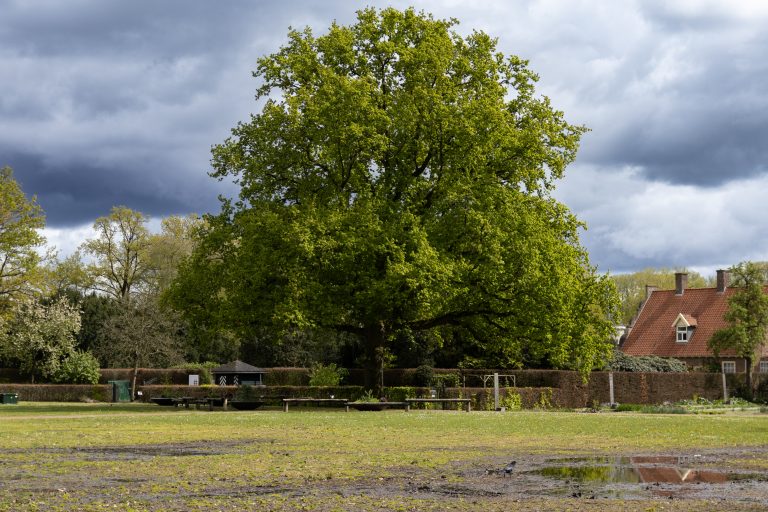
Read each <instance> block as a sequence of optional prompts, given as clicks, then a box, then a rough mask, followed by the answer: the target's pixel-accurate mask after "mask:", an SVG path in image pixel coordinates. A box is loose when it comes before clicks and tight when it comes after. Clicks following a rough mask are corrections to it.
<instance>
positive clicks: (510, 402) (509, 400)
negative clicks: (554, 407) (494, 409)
mask: <svg viewBox="0 0 768 512" xmlns="http://www.w3.org/2000/svg"><path fill="white" fill-rule="evenodd" d="M499 406H500V407H505V408H506V409H507V410H508V411H521V410H522V409H523V398H522V397H521V396H520V393H517V392H515V391H513V390H512V389H510V388H507V389H506V390H505V391H504V395H503V396H502V397H501V398H500V400H499ZM550 406H551V404H550Z"/></svg>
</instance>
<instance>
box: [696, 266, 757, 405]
mask: <svg viewBox="0 0 768 512" xmlns="http://www.w3.org/2000/svg"><path fill="white" fill-rule="evenodd" d="M765 283H766V271H765V267H764V266H762V265H760V264H757V263H752V262H743V263H739V264H738V265H736V266H735V267H734V268H733V269H731V285H732V286H733V287H734V288H736V291H735V292H734V293H733V295H731V296H730V297H729V298H728V311H727V312H726V313H725V315H724V318H725V321H726V322H728V327H725V328H724V329H720V330H719V331H717V332H716V333H715V334H714V335H713V336H712V338H711V339H710V340H709V347H710V348H711V349H712V351H713V352H714V354H715V357H718V356H719V354H720V352H721V351H723V350H726V349H732V350H734V351H735V352H736V356H737V357H743V358H744V359H745V361H746V366H747V389H748V390H749V391H750V392H752V370H753V369H754V368H753V367H754V366H755V361H756V360H757V361H759V360H760V355H761V354H762V351H763V347H764V346H765V343H766V329H768V294H766V286H765Z"/></svg>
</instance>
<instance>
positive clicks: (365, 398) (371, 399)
mask: <svg viewBox="0 0 768 512" xmlns="http://www.w3.org/2000/svg"><path fill="white" fill-rule="evenodd" d="M378 401H379V399H378V398H377V397H376V396H374V394H373V390H371V389H369V390H368V391H366V392H365V393H364V394H363V395H362V396H361V397H359V398H358V399H357V402H366V403H376V402H378Z"/></svg>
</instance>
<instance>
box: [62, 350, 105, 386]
mask: <svg viewBox="0 0 768 512" xmlns="http://www.w3.org/2000/svg"><path fill="white" fill-rule="evenodd" d="M100 376H101V374H100V373H99V361H98V360H97V359H96V358H95V357H94V356H93V354H91V353H90V352H88V351H80V350H75V351H74V352H73V353H72V354H70V355H69V357H67V358H66V359H65V360H64V361H63V362H62V363H61V365H60V366H59V369H58V370H57V371H56V373H55V374H54V376H53V381H54V382H57V383H60V384H96V383H98V382H99V377H100Z"/></svg>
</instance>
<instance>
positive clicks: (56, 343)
mask: <svg viewBox="0 0 768 512" xmlns="http://www.w3.org/2000/svg"><path fill="white" fill-rule="evenodd" d="M79 330H80V312H79V311H78V310H77V308H75V307H73V306H72V305H71V304H70V303H69V302H68V301H67V300H66V298H63V297H62V298H60V299H58V300H56V301H54V302H51V303H50V304H43V303H41V302H38V301H33V300H30V301H27V302H24V303H21V304H18V305H17V311H16V312H15V314H14V315H13V317H12V318H11V320H10V321H8V322H6V323H5V325H4V326H3V328H2V330H0V347H1V348H2V352H3V354H4V356H5V358H7V359H10V360H12V361H15V362H16V363H17V364H18V367H19V369H20V370H21V372H22V373H26V374H28V375H29V376H30V377H31V379H32V383H34V382H35V379H36V378H38V377H41V378H43V379H51V378H54V377H55V375H56V374H57V372H58V371H59V369H60V367H61V364H62V362H63V361H64V360H66V359H67V358H68V357H70V356H71V355H72V354H73V353H74V352H75V343H76V342H75V336H76V334H77V332H78V331H79Z"/></svg>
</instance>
